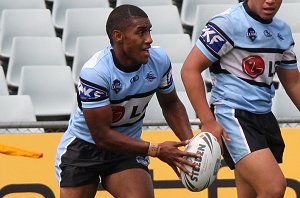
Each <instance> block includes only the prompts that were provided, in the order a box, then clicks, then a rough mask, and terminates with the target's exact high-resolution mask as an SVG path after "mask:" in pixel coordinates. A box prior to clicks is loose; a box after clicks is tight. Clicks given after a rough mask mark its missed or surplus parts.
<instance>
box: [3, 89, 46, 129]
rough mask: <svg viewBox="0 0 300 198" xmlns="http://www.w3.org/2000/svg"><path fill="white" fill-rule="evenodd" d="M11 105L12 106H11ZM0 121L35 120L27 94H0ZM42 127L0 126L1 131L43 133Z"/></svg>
mask: <svg viewBox="0 0 300 198" xmlns="http://www.w3.org/2000/svg"><path fill="white" fill-rule="evenodd" d="M12 107H13V108H12ZM0 109H1V111H0V123H10V126H13V125H14V123H17V124H22V123H23V122H36V121H37V119H36V116H35V113H34V108H33V104H32V101H31V98H30V96H28V95H8V96H0ZM43 132H44V129H43V128H26V129H24V128H1V129H0V134H1V133H9V134H10V133H43Z"/></svg>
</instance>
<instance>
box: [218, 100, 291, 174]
mask: <svg viewBox="0 0 300 198" xmlns="http://www.w3.org/2000/svg"><path fill="white" fill-rule="evenodd" d="M214 114H215V116H216V119H217V121H218V122H219V123H220V124H221V125H222V126H223V127H224V129H225V131H226V132H227V134H228V135H229V137H230V139H231V141H225V140H224V144H225V145H226V146H224V154H223V157H224V160H225V162H226V163H227V165H228V166H229V168H230V169H234V166H235V164H236V163H237V162H238V161H239V160H241V159H242V158H243V157H245V156H246V155H248V154H250V153H251V152H254V151H257V150H260V149H265V148H269V149H270V150H271V152H272V153H273V155H274V157H275V159H276V160H277V162H278V163H282V157H283V152H284V148H285V144H284V140H283V138H282V136H281V131H280V128H279V125H278V122H277V120H276V118H275V116H274V115H273V113H272V112H270V113H266V114H254V113H251V112H248V111H244V110H237V109H232V108H230V107H228V106H225V105H216V106H214Z"/></svg>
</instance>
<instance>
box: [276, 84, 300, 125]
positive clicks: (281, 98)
mask: <svg viewBox="0 0 300 198" xmlns="http://www.w3.org/2000/svg"><path fill="white" fill-rule="evenodd" d="M272 111H273V113H274V115H275V117H276V118H277V119H282V118H287V119H295V118H300V112H299V110H298V109H297V108H296V106H295V105H294V103H293V102H292V101H291V99H290V98H289V96H288V95H287V93H286V92H285V90H284V88H283V86H282V84H279V87H278V89H277V90H276V92H275V96H274V98H273V106H272Z"/></svg>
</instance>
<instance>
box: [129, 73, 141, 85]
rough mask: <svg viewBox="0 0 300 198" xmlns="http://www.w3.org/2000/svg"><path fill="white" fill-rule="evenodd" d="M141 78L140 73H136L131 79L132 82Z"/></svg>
mask: <svg viewBox="0 0 300 198" xmlns="http://www.w3.org/2000/svg"><path fill="white" fill-rule="evenodd" d="M139 78H140V77H139V76H138V75H135V76H133V77H132V78H131V79H130V82H131V83H134V82H136V81H138V80H139Z"/></svg>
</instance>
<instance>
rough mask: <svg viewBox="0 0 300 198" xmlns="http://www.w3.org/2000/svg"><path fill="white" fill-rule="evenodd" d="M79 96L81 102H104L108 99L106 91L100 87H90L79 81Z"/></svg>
mask: <svg viewBox="0 0 300 198" xmlns="http://www.w3.org/2000/svg"><path fill="white" fill-rule="evenodd" d="M78 92H79V96H80V98H81V99H83V100H95V99H99V100H104V99H106V98H107V97H108V93H107V90H106V89H105V88H101V87H94V86H92V85H89V84H86V83H82V82H81V81H79V84H78Z"/></svg>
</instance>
